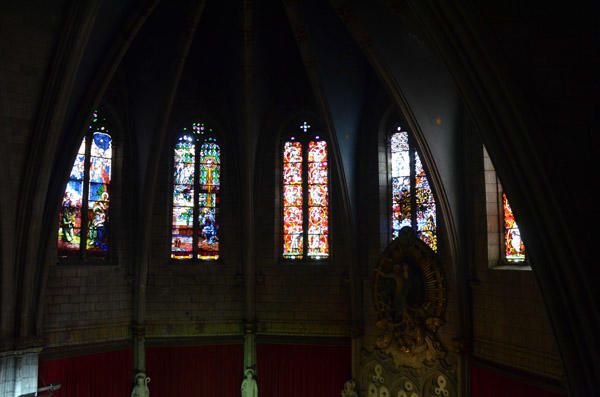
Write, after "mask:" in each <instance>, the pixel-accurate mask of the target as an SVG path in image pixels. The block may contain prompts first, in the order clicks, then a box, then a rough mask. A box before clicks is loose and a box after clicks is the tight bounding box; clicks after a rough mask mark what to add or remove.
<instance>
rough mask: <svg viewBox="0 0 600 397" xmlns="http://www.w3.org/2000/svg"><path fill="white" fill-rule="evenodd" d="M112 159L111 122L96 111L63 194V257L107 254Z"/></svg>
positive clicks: (60, 235)
mask: <svg viewBox="0 0 600 397" xmlns="http://www.w3.org/2000/svg"><path fill="white" fill-rule="evenodd" d="M112 158H113V147H112V137H111V135H110V128H109V124H108V122H107V120H106V118H105V117H104V115H103V114H102V113H101V112H100V111H98V110H95V111H94V112H93V113H92V115H91V117H90V123H89V126H88V131H87V132H86V134H85V136H84V137H83V139H82V141H81V145H80V146H79V150H78V151H77V154H76V156H75V161H74V162H73V167H72V168H71V173H70V175H69V180H68V182H67V186H66V187H65V192H64V194H63V199H62V204H61V207H60V211H59V226H58V254H59V256H60V257H71V256H80V257H82V258H86V257H100V258H105V257H106V256H107V253H108V248H109V241H108V224H109V204H110V181H111V168H112Z"/></svg>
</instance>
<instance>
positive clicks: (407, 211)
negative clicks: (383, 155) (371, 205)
mask: <svg viewBox="0 0 600 397" xmlns="http://www.w3.org/2000/svg"><path fill="white" fill-rule="evenodd" d="M389 154H390V158H391V161H390V168H391V172H390V175H391V180H390V186H391V200H390V201H391V203H390V205H391V225H392V239H394V238H396V237H398V234H399V233H400V229H402V228H403V227H405V226H408V227H412V228H413V229H414V230H416V231H417V235H418V236H419V237H420V238H421V240H423V241H424V242H425V243H427V245H429V247H430V248H431V249H432V250H434V251H437V241H438V240H437V211H436V203H435V198H434V196H433V191H432V190H431V186H430V184H429V180H428V178H427V174H426V172H425V168H424V167H423V163H422V162H421V158H420V157H419V153H418V151H417V149H416V145H415V144H414V142H413V138H412V136H411V135H410V134H409V133H408V132H407V131H406V130H404V129H403V128H402V127H401V126H399V125H396V126H395V127H394V128H393V129H392V131H391V134H390V136H389Z"/></svg>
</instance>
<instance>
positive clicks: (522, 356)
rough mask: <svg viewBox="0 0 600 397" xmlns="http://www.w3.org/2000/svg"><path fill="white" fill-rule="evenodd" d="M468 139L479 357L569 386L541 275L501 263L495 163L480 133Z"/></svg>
mask: <svg viewBox="0 0 600 397" xmlns="http://www.w3.org/2000/svg"><path fill="white" fill-rule="evenodd" d="M465 135H466V137H465V140H464V141H465V145H464V146H465V164H466V165H465V181H464V182H465V184H466V186H465V188H466V189H468V190H469V191H470V192H471V193H472V196H471V197H470V198H469V200H470V202H471V203H472V205H471V206H469V209H468V213H469V215H468V222H466V225H467V228H466V230H465V233H466V235H467V236H469V237H468V240H469V241H470V242H471V244H472V247H473V251H472V253H471V255H472V256H471V258H473V269H472V272H471V275H472V281H471V283H470V288H471V293H472V294H471V302H472V316H473V317H472V318H473V320H472V321H473V327H472V332H473V356H474V357H475V358H478V359H483V360H486V361H488V362H491V363H496V364H499V365H502V366H506V367H512V368H517V369H520V370H522V371H525V372H528V373H533V374H537V375H539V376H541V377H545V378H547V379H552V380H556V381H557V383H560V382H564V370H563V368H562V362H561V359H560V355H559V353H558V348H557V345H556V339H555V337H554V333H553V330H552V327H551V324H550V322H549V320H548V316H547V313H546V310H545V307H544V301H543V299H542V295H541V292H540V288H539V286H538V283H537V280H536V278H535V274H534V273H533V271H532V269H531V267H529V266H524V267H521V268H518V267H513V268H506V266H504V267H503V266H500V264H499V262H498V259H499V258H500V257H501V252H503V251H502V250H503V249H504V248H503V247H501V246H498V245H496V244H491V243H489V240H490V236H488V233H490V230H491V226H492V225H491V223H495V224H496V225H498V224H499V223H500V222H501V221H502V220H501V218H500V214H499V213H498V210H497V205H498V203H497V202H495V200H496V199H497V197H491V196H492V195H494V192H493V191H491V189H490V188H489V186H490V185H493V187H494V188H496V183H497V182H496V176H495V172H493V171H491V172H490V171H489V169H490V168H491V169H493V165H491V162H490V160H489V158H487V159H484V154H483V146H482V143H481V139H480V137H479V135H478V134H477V132H476V131H475V130H474V129H472V128H467V130H466V131H465ZM484 170H487V171H484ZM496 195H497V193H496ZM494 215H495V216H494ZM518 221H519V219H518V218H517V222H518ZM525 244H526V245H527V240H525Z"/></svg>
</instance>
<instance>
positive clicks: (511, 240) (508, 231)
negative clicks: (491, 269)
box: [502, 193, 525, 262]
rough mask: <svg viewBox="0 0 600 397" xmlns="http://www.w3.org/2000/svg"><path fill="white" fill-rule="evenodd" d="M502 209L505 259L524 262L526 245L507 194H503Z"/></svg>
mask: <svg viewBox="0 0 600 397" xmlns="http://www.w3.org/2000/svg"><path fill="white" fill-rule="evenodd" d="M502 208H503V213H504V258H505V259H506V260H507V261H508V262H524V261H525V244H524V243H523V240H522V239H521V232H520V231H519V226H518V225H517V221H516V220H515V216H514V214H513V212H512V209H511V208H510V204H509V203H508V199H507V198H506V194H505V193H503V194H502Z"/></svg>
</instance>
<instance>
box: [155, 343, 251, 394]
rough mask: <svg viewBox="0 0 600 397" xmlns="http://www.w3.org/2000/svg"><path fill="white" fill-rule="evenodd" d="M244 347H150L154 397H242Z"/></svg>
mask: <svg viewBox="0 0 600 397" xmlns="http://www.w3.org/2000/svg"><path fill="white" fill-rule="evenodd" d="M243 358H244V349H243V346H242V345H240V344H238V345H213V346H186V347H179V346H178V347H149V348H147V350H146V369H147V371H148V376H149V377H150V379H151V381H150V384H149V388H150V395H151V396H152V397H172V396H173V397H174V396H203V397H212V396H214V397H239V395H240V385H241V383H242V380H243V368H242V367H243V362H244V361H243Z"/></svg>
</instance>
